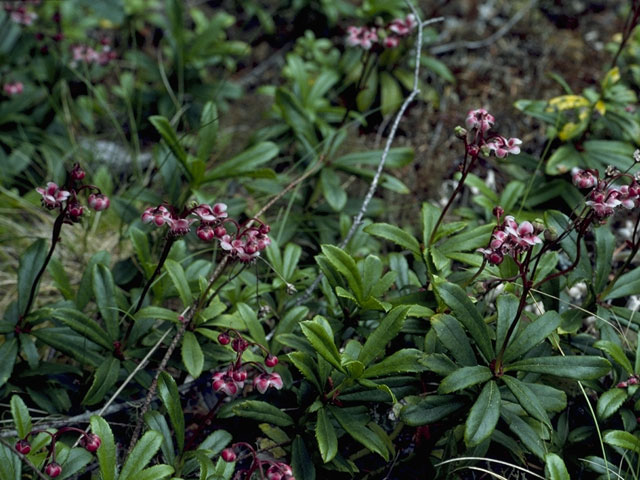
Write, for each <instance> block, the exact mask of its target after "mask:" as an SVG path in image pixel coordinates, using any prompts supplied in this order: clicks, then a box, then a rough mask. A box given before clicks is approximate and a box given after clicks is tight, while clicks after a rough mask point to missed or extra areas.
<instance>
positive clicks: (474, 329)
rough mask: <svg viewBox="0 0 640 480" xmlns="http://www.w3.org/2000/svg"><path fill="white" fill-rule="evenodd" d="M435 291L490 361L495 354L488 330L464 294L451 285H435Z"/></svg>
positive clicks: (457, 287)
mask: <svg viewBox="0 0 640 480" xmlns="http://www.w3.org/2000/svg"><path fill="white" fill-rule="evenodd" d="M435 290H436V293H437V294H438V295H439V296H440V297H441V298H442V300H443V301H444V303H446V304H447V305H448V306H449V307H450V308H451V310H453V313H454V314H455V317H456V318H457V319H458V321H459V322H460V323H462V324H463V325H464V326H465V327H466V329H467V330H468V331H469V333H470V334H471V338H473V340H474V341H475V342H476V344H477V345H478V348H479V349H480V351H481V352H482V355H484V357H485V359H486V360H487V362H488V361H490V360H492V359H493V358H494V357H495V353H494V351H493V346H492V345H491V337H490V334H489V329H488V327H487V325H486V324H485V323H484V320H483V319H482V317H481V316H480V313H478V310H477V309H476V307H475V305H474V304H473V302H471V300H470V299H469V297H468V296H467V294H466V292H465V291H464V290H463V289H462V288H461V287H459V286H458V285H456V284H453V283H442V284H440V285H436V286H435Z"/></svg>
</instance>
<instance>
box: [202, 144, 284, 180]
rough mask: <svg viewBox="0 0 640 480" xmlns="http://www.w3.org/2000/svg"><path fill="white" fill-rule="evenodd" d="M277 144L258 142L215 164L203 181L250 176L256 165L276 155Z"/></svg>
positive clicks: (256, 167)
mask: <svg viewBox="0 0 640 480" xmlns="http://www.w3.org/2000/svg"><path fill="white" fill-rule="evenodd" d="M278 151H279V150H278V146H277V145H276V144H275V143H272V142H260V143H258V144H256V145H253V146H251V147H249V148H248V149H246V150H245V151H244V152H242V153H240V154H238V155H236V156H235V157H233V158H232V159H230V160H227V161H226V162H224V163H222V164H220V165H217V166H215V167H214V168H213V169H212V170H211V172H210V173H208V174H207V175H205V177H204V181H203V183H205V182H211V181H213V180H218V179H222V178H234V177H242V176H251V175H252V174H253V173H254V172H255V171H256V170H259V169H258V167H259V166H261V165H263V164H265V163H267V162H269V161H270V160H271V159H273V158H275V157H276V156H277V155H278Z"/></svg>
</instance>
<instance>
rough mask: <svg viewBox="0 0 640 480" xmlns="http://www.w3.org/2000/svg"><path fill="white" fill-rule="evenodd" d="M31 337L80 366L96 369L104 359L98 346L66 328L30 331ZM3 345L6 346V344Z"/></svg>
mask: <svg viewBox="0 0 640 480" xmlns="http://www.w3.org/2000/svg"><path fill="white" fill-rule="evenodd" d="M31 335H33V336H34V337H36V338H37V339H38V340H40V341H41V342H43V343H45V344H47V345H50V346H52V347H54V348H55V349H57V350H60V351H61V352H64V353H66V354H67V355H69V356H70V357H73V358H75V359H76V360H78V361H79V362H80V363H82V364H85V363H88V364H89V365H92V366H94V367H98V366H99V365H101V364H102V362H103V361H104V357H102V355H100V354H99V353H98V352H97V350H98V345H96V344H95V343H93V342H92V341H90V340H87V338H86V337H81V336H80V335H77V334H76V333H75V332H74V331H73V330H71V329H70V328H68V327H49V328H39V329H37V330H32V331H31ZM4 345H7V343H5V344H4ZM4 345H3V346H2V347H0V385H1V384H2V375H1V372H2V368H3V367H5V368H6V365H7V364H5V363H4V361H3V360H4V359H3V355H2V351H3V347H4Z"/></svg>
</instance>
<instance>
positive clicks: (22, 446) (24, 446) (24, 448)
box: [15, 439, 31, 455]
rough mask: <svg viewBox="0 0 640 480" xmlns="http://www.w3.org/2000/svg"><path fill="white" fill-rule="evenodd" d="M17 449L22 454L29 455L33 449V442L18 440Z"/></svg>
mask: <svg viewBox="0 0 640 480" xmlns="http://www.w3.org/2000/svg"><path fill="white" fill-rule="evenodd" d="M15 449H16V450H17V451H18V452H19V453H21V454H22V455H27V454H28V453H29V452H30V451H31V444H30V443H29V442H28V441H27V440H24V439H23V440H18V441H17V442H16V445H15Z"/></svg>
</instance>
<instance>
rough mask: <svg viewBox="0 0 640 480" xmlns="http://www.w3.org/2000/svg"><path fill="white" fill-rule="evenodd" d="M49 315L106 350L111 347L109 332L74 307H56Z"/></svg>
mask: <svg viewBox="0 0 640 480" xmlns="http://www.w3.org/2000/svg"><path fill="white" fill-rule="evenodd" d="M51 316H52V317H53V318H56V319H58V320H60V321H61V322H62V323H64V324H65V325H67V326H68V327H69V328H72V329H73V330H75V331H76V332H78V333H79V334H81V335H82V336H84V337H87V338H88V339H89V340H92V341H94V342H95V343H97V344H98V345H100V346H102V347H104V348H105V349H107V350H111V349H112V348H113V341H112V340H111V339H110V336H109V334H108V333H107V332H106V331H105V330H104V329H103V328H102V327H101V326H100V324H99V323H98V322H96V321H95V320H94V319H93V318H91V317H89V316H87V315H85V314H84V313H82V312H81V311H80V310H76V309H75V308H56V309H55V310H53V312H51Z"/></svg>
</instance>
